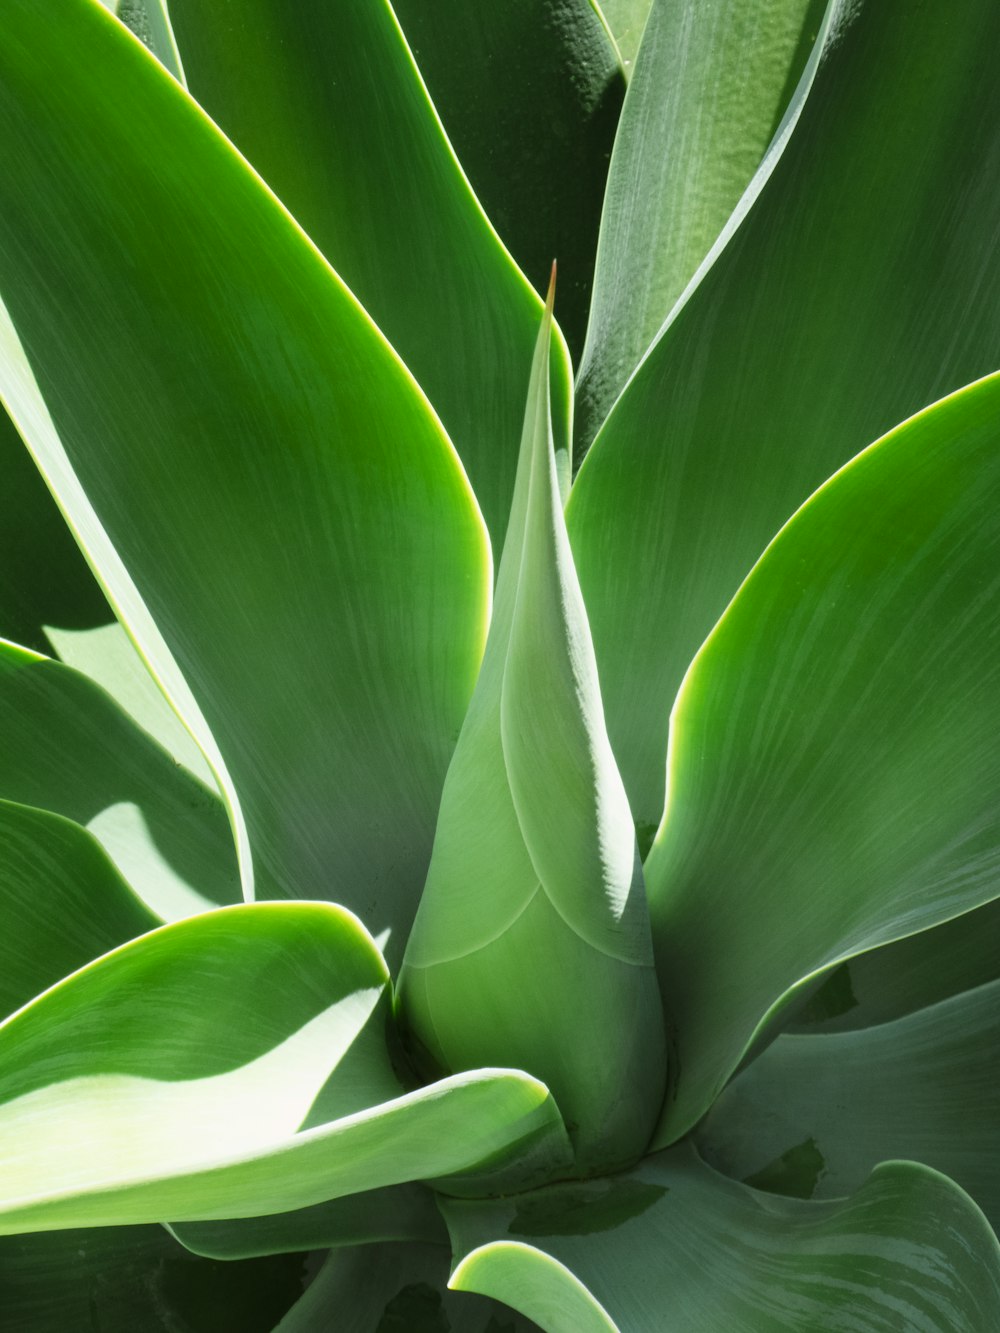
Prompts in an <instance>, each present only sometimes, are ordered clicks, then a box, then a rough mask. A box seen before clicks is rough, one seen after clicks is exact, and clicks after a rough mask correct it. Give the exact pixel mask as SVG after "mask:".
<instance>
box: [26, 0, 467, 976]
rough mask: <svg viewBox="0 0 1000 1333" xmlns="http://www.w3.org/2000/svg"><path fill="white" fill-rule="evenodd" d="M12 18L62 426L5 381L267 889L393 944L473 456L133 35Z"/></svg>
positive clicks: (30, 213) (30, 292) (438, 777)
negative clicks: (139, 605) (237, 809)
mask: <svg viewBox="0 0 1000 1333" xmlns="http://www.w3.org/2000/svg"><path fill="white" fill-rule="evenodd" d="M3 23H4V40H3V44H2V57H0V63H2V65H3V73H2V83H3V100H2V103H0V123H2V125H3V132H2V136H0V138H2V142H3V145H4V161H3V174H4V178H5V181H6V184H7V198H8V206H7V207H6V210H5V213H4V215H3V221H2V235H0V250H2V253H3V260H2V268H0V291H2V292H3V295H4V299H5V300H6V302H7V305H8V308H9V310H10V313H11V317H12V320H13V323H14V326H15V327H16V329H17V331H18V333H19V334H20V336H21V340H22V342H23V343H24V345H25V347H26V350H27V353H28V356H29V358H30V360H31V362H32V364H33V367H34V372H35V376H36V377H37V380H38V384H39V385H40V387H41V390H42V394H43V395H44V397H45V399H46V401H47V402H48V404H49V410H50V412H51V414H52V417H53V420H54V425H55V429H56V431H58V438H57V437H56V435H55V434H54V432H53V431H52V430H51V429H50V428H49V427H47V426H46V424H45V422H44V420H42V419H40V418H39V416H38V412H37V408H38V403H37V396H36V395H35V394H34V390H33V386H32V385H31V384H30V382H29V381H28V378H27V373H26V372H25V370H24V368H23V367H20V368H19V367H18V365H17V362H16V359H15V357H14V352H13V351H12V352H11V360H10V361H9V362H8V363H6V368H5V370H4V371H3V375H4V377H5V378H4V381H3V383H2V385H0V387H2V390H3V392H4V393H5V394H6V395H7V396H8V400H9V401H11V404H12V408H13V410H14V412H15V415H17V414H18V412H21V413H22V415H23V418H24V419H23V420H22V421H21V426H22V429H24V430H26V432H27V433H28V434H29V436H31V437H32V439H31V442H32V446H33V448H34V449H35V450H36V452H37V453H38V454H39V456H40V457H41V459H42V461H43V464H44V467H45V469H46V470H47V472H48V473H49V476H50V479H51V480H52V481H53V484H54V485H55V487H56V489H57V490H58V491H59V493H60V496H61V499H62V501H63V503H64V504H65V505H67V506H68V507H69V508H70V509H71V510H72V513H71V517H72V518H73V519H74V522H76V523H77V525H78V527H80V529H81V535H82V537H83V539H84V541H85V543H86V544H87V545H88V547H89V548H90V549H91V551H92V554H93V555H94V558H95V559H98V561H99V562H100V564H101V572H102V576H104V577H105V579H106V581H111V582H113V583H114V584H115V590H116V595H117V591H118V590H119V589H120V588H121V587H127V577H126V576H125V575H124V573H123V572H122V571H121V570H120V569H118V567H117V566H116V565H115V557H114V556H113V555H112V554H111V553H109V551H108V539H110V542H111V543H112V544H113V547H114V548H115V550H117V552H118V553H119V554H120V556H121V558H122V560H123V561H124V563H125V565H126V566H127V568H128V571H129V574H130V575H131V577H132V578H133V579H134V581H135V584H136V585H137V586H138V588H139V591H140V593H141V595H142V597H143V598H144V599H145V603H146V605H147V607H148V611H149V613H151V614H152V617H153V620H154V621H155V623H156V624H157V625H158V626H159V627H160V630H161V631H162V633H163V634H164V636H165V638H166V639H167V641H168V644H169V647H170V648H171V650H172V651H173V652H174V654H175V655H176V658H177V661H178V663H179V665H180V669H181V671H182V672H183V673H184V675H185V677H186V678H187V680H188V681H189V683H190V686H191V688H192V690H193V691H194V694H195V696H196V698H197V700H198V702H199V703H200V705H201V707H202V709H203V710H204V714H205V717H206V718H207V719H208V723H209V725H210V727H211V730H212V732H213V734H214V735H215V738H216V740H217V741H218V744H219V746H220V747H221V749H222V752H223V756H224V760H225V763H226V764H227V765H228V768H229V770H230V772H231V774H232V778H233V780H234V782H235V784H236V787H237V789H238V791H239V795H240V799H241V802H242V805H243V812H244V814H245V816H246V822H247V825H248V827H249V831H250V839H251V842H252V844H253V851H254V857H255V859H256V860H257V861H258V862H259V863H260V864H261V865H262V868H263V870H264V871H265V873H266V876H267V878H268V879H270V880H272V881H273V882H274V883H275V884H276V885H277V888H276V890H275V891H277V892H284V893H287V894H288V895H289V896H293V897H325V896H329V897H337V898H339V899H342V900H346V901H348V902H349V903H350V904H352V905H353V906H355V907H357V908H358V909H359V911H361V912H362V913H363V914H364V915H365V918H366V920H367V921H368V922H369V924H371V926H372V928H373V929H374V930H376V931H381V930H383V929H384V928H390V929H391V930H392V932H393V934H392V937H391V939H390V943H389V948H390V952H392V951H398V950H399V949H400V947H401V944H402V939H401V938H400V936H401V935H403V934H405V930H406V927H407V923H408V920H409V916H410V914H411V913H412V911H413V909H414V906H415V896H416V892H417V890H418V888H419V884H420V882H421V879H422V876H423V871H424V867H425V865H426V861H427V858H428V856H429V851H430V842H431V837H432V829H433V822H434V814H435V811H436V809H437V804H438V800H439V796H440V786H441V782H442V780H443V776H444V772H445V770H446V767H447V762H448V758H449V755H450V752H451V749H452V746H453V744H454V739H455V737H456V735H457V733H458V729H459V724H460V721H461V718H462V715H463V712H464V709H465V704H466V701H467V699H468V696H469V694H470V692H471V688H472V683H473V679H474V675H475V671H476V667H477V665H478V661H479V656H480V652H481V646H482V638H483V630H484V623H483V622H484V615H485V608H486V598H487V595H488V591H487V590H488V563H489V557H488V551H487V545H486V540H485V533H484V531H483V529H482V526H481V520H480V518H479V516H478V514H477V512H476V508H475V503H474V500H473V498H472V496H471V494H470V492H469V490H468V486H467V483H466V480H465V478H464V476H463V474H462V471H461V468H460V465H459V463H458V460H457V458H456V457H455V455H454V453H453V451H452V449H451V447H450V445H449V443H448V441H447V439H446V438H445V437H444V435H443V434H442V432H441V429H440V427H439V425H438V423H437V421H436V419H435V418H434V416H433V413H432V412H431V410H430V408H429V407H428V405H427V404H426V402H425V401H424V400H423V398H422V397H421V395H420V394H419V392H418V391H417V389H416V387H415V386H414V384H413V382H412V380H411V379H410V378H409V377H408V376H407V375H406V373H405V371H404V370H403V368H402V367H401V366H400V364H399V362H398V360H397V358H396V357H395V356H394V354H393V353H392V351H391V349H390V348H388V347H387V346H386V344H385V343H384V341H383V340H382V339H381V337H380V336H379V334H378V332H377V331H376V330H375V329H374V328H373V327H372V325H371V324H370V322H369V321H368V320H367V318H366V317H365V315H364V313H363V312H362V311H361V310H360V308H359V307H358V306H357V304H356V303H355V301H354V300H353V298H352V297H351V296H350V294H349V293H348V292H347V291H346V290H345V288H344V287H343V286H342V285H341V284H340V283H339V281H338V280H337V278H336V277H335V275H334V274H333V273H332V272H331V271H330V269H329V268H328V267H327V266H326V265H325V264H324V263H323V261H322V259H321V258H320V256H319V255H318V254H317V253H316V251H315V250H314V249H313V248H312V247H311V246H310V245H309V244H308V243H307V242H306V240H305V239H304V237H303V236H302V234H301V233H300V232H299V231H298V230H297V229H296V227H295V226H294V225H293V223H292V222H291V221H290V219H289V218H288V216H287V215H286V214H285V213H284V212H283V210H282V209H281V208H280V207H279V206H278V205H277V204H276V203H275V202H274V201H273V199H271V198H270V197H269V196H268V194H267V193H266V192H265V191H264V190H263V189H262V187H261V185H260V183H259V181H258V180H257V179H256V178H255V177H254V176H253V174H252V173H251V172H249V171H248V170H247V168H246V166H245V165H244V164H243V163H242V162H241V161H240V159H239V158H238V156H237V155H236V154H235V153H234V152H233V150H232V148H231V147H230V146H229V144H228V143H227V142H226V141H225V140H224V139H223V138H222V137H221V136H220V135H218V134H217V133H216V131H215V130H214V129H213V128H212V126H211V125H210V124H209V123H208V122H207V121H206V120H205V119H204V117H203V116H202V115H201V114H200V112H199V111H198V110H197V108H195V107H193V106H192V105H191V104H190V103H189V102H188V101H187V100H186V97H185V95H184V94H183V92H182V91H181V90H180V89H179V87H178V86H177V84H176V83H175V82H174V81H173V80H172V79H170V78H169V76H167V75H166V74H165V73H163V71H162V70H161V69H160V67H159V66H158V65H156V64H155V63H154V62H153V61H152V60H151V58H150V57H149V56H148V54H147V53H146V52H145V51H144V50H143V49H142V48H141V46H140V45H139V44H138V43H136V42H135V41H134V40H133V39H131V38H130V37H129V35H128V34H127V33H126V32H124V31H123V30H122V29H121V28H120V26H119V25H118V24H117V23H116V22H115V21H114V20H113V19H112V18H110V17H109V16H108V15H107V14H106V13H105V12H104V11H102V10H101V9H100V8H99V7H96V6H92V5H90V4H87V3H84V0H57V3H56V5H55V7H54V8H53V7H51V6H50V7H49V8H47V9H46V11H45V14H44V15H43V14H42V13H40V11H39V10H38V8H37V6H36V5H34V4H33V3H29V0H15V3H12V4H10V5H8V6H6V7H5V10H4V18H3ZM109 86H114V88H115V97H114V98H113V99H110V98H109V97H108V96H107V91H106V90H107V88H108V87H109ZM54 163H56V164H58V169H55V170H54V169H53V164H54ZM42 218H44V219H45V225H44V226H42V225H40V219H42ZM40 271H41V272H45V273H49V274H54V275H58V278H57V280H56V279H54V280H53V281H52V282H51V283H48V284H41V283H39V282H38V280H37V276H36V275H37V273H38V272H40ZM124 348H127V349H128V353H127V357H126V356H125V355H123V349H124ZM63 450H64V451H65V453H63ZM71 467H72V468H73V469H76V471H77V472H78V474H79V478H80V480H81V481H82V484H83V487H84V489H85V491H86V493H87V496H88V497H89V501H90V503H92V504H93V506H94V508H95V509H96V511H97V519H95V518H94V516H93V515H92V514H88V513H87V501H86V500H85V499H84V498H82V497H81V496H80V495H79V494H78V493H77V489H75V481H74V477H73V475H72V474H71V473H70V468H71ZM98 522H99V526H98ZM81 525H82V526H81ZM119 600H120V601H122V602H124V603H125V605H124V606H123V608H122V613H123V617H124V619H125V620H126V622H127V623H128V624H129V626H130V629H131V630H132V631H133V633H135V634H136V635H137V636H139V638H140V643H141V645H142V646H144V647H145V646H146V641H147V630H148V625H147V624H146V622H145V621H144V620H143V619H142V616H141V614H140V612H139V610H137V609H136V605H135V599H134V595H133V594H131V593H128V594H127V595H126V594H122V596H121V597H120V598H119ZM155 665H157V667H159V662H158V661H157V662H156V663H155Z"/></svg>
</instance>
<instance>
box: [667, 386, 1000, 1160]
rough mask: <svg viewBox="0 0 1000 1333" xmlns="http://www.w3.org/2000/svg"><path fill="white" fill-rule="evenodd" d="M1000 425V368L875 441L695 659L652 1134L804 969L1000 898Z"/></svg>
mask: <svg viewBox="0 0 1000 1333" xmlns="http://www.w3.org/2000/svg"><path fill="white" fill-rule="evenodd" d="M998 441H1000V376H993V377H991V378H989V379H987V380H984V381H982V382H981V383H979V384H976V385H972V386H971V387H969V388H968V389H965V390H963V391H961V392H960V393H957V394H955V395H953V396H952V397H951V398H949V399H945V400H944V401H943V402H942V403H939V404H938V405H937V406H935V407H933V408H930V409H928V410H927V411H926V412H923V413H921V414H919V415H918V416H916V417H914V418H913V419H912V420H911V421H909V422H906V423H904V424H903V425H902V426H900V427H898V428H897V429H896V430H895V431H893V432H892V433H891V434H889V435H888V436H886V437H885V439H883V440H881V441H879V442H878V443H876V444H875V445H873V446H872V447H871V448H870V449H868V450H866V451H865V452H864V453H863V454H861V455H860V456H859V457H858V458H857V459H855V460H854V462H853V463H851V464H850V465H849V466H848V467H846V468H844V469H843V470H842V471H841V472H840V473H838V474H837V475H836V476H835V477H834V478H832V479H831V481H830V482H828V483H827V485H825V486H823V487H822V488H821V489H820V490H819V491H818V492H817V494H816V495H815V496H814V497H813V498H812V499H811V500H810V501H809V503H808V504H806V505H805V506H803V508H802V509H801V511H800V512H799V513H798V514H797V515H796V516H795V517H794V518H793V519H792V520H791V522H790V523H789V524H788V525H787V526H786V527H785V528H784V529H783V530H782V532H781V533H780V534H779V535H778V537H777V538H776V539H775V540H774V542H773V543H772V544H771V546H770V547H769V548H768V549H767V551H766V552H765V554H764V555H763V556H762V557H761V560H760V561H759V562H758V564H757V565H756V566H755V568H754V570H753V572H752V573H751V574H750V576H749V577H748V579H747V581H746V582H745V583H744V585H743V587H742V588H741V589H740V592H739V594H738V595H737V597H736V598H735V599H734V600H733V602H732V604H731V606H730V607H729V609H728V610H727V612H726V614H725V615H724V616H723V618H722V620H720V622H719V624H718V625H717V626H716V629H715V630H714V631H713V633H712V635H711V637H710V638H709V640H708V641H707V643H706V644H705V646H704V648H703V649H702V650H701V652H700V653H699V654H698V656H697V658H696V659H695V661H694V663H693V664H692V667H691V670H690V672H689V673H688V675H687V677H686V679H685V682H684V686H683V688H682V690H681V693H680V695H679V696H678V701H677V705H676V707H675V710H674V714H673V722H672V732H671V748H670V757H669V775H668V798H667V808H666V810H665V812H664V819H663V824H662V825H661V827H660V831H659V832H658V834H657V837H656V841H655V843H654V845H653V850H652V851H651V853H650V855H649V858H648V859H647V862H646V880H647V884H648V887H649V894H650V911H651V916H652V921H653V932H654V941H655V946H656V952H657V968H658V971H659V976H660V986H661V989H662V992H663V997H664V1007H665V1011H666V1013H667V1014H669V1015H670V1019H671V1021H672V1023H673V1024H674V1025H675V1032H676V1040H677V1043H678V1048H679V1060H678V1064H679V1068H680V1070H681V1074H680V1077H679V1079H678V1082H677V1085H676V1087H675V1089H674V1091H673V1094H672V1096H671V1097H670V1098H669V1099H668V1101H667V1104H666V1107H665V1110H664V1118H663V1123H662V1125H661V1141H670V1140H671V1139H673V1138H675V1137H677V1136H678V1135H679V1134H681V1133H684V1132H685V1131H686V1130H687V1129H688V1128H690V1126H691V1125H692V1124H693V1123H694V1122H695V1121H696V1120H698V1119H699V1118H700V1117H701V1115H702V1114H703V1113H704V1112H705V1111H706V1110H707V1108H708V1106H709V1105H710V1103H711V1101H712V1100H713V1099H714V1097H715V1096H716V1095H717V1093H718V1092H720V1091H721V1089H722V1086H723V1084H724V1083H725V1082H726V1080H727V1079H728V1077H729V1075H730V1074H731V1073H732V1072H733V1069H734V1068H735V1067H736V1065H737V1064H738V1063H739V1061H740V1059H741V1057H742V1056H743V1054H744V1052H745V1050H746V1048H747V1046H748V1045H749V1043H750V1041H751V1038H752V1036H753V1033H754V1030H755V1027H756V1025H757V1023H758V1021H759V1020H760V1019H761V1018H762V1017H763V1015H764V1014H765V1013H766V1011H767V1010H768V1009H769V1008H770V1007H771V1006H772V1005H773V1004H775V1003H776V1002H777V1001H778V1000H779V999H780V997H781V996H782V994H783V993H784V992H785V991H786V990H788V988H790V987H792V986H793V985H795V983H796V982H798V981H799V980H800V978H803V977H804V976H806V975H807V974H808V973H811V972H814V971H818V970H819V969H821V968H825V967H828V966H829V965H830V964H832V963H834V962H837V961H840V960H841V959H843V958H846V957H849V956H850V955H851V954H852V953H856V952H860V951H862V950H865V949H869V948H871V947H872V946H874V945H876V944H882V943H887V942H888V941H890V940H893V939H898V938H900V937H901V936H904V935H909V934H912V933H913V932H914V931H917V930H920V929H923V928H925V927H928V926H932V925H936V924H937V923H939V922H941V921H945V920H947V919H948V918H950V917H952V916H955V915H957V914H958V913H959V912H961V911H965V910H968V909H969V908H974V907H978V906H979V905H981V904H983V903H985V902H989V901H990V900H992V899H993V898H995V897H996V896H997V893H998V886H1000V881H998V879H997V869H998V863H997V855H998V853H997V849H998V846H1000V827H998V819H1000V814H998V811H1000V803H998V799H997V797H998V793H1000V761H998V757H997V753H996V747H995V745H994V744H993V738H992V736H991V735H990V733H989V731H987V730H984V728H983V718H985V717H993V716H994V715H996V713H997V712H998V711H1000V697H998V693H997V692H998V688H1000V673H998V672H997V669H996V665H995V663H994V662H993V660H992V649H991V648H990V644H991V643H992V641H993V639H994V638H995V635H996V632H997V624H998V600H997V592H998V590H1000V583H998V576H997V570H998V568H1000V561H998V554H1000V522H998V519H997V512H998V511H997V496H998V494H1000V450H998V448H997V445H998ZM845 533H849V534H850V541H845V538H844V534H845ZM848 639H849V641H850V643H851V644H852V652H851V653H850V655H848V654H846V653H845V652H843V651H842V648H843V645H844V643H845V642H846V641H847V640H848ZM929 773H933V774H934V775H935V780H934V781H933V782H928V780H927V775H928V774H929Z"/></svg>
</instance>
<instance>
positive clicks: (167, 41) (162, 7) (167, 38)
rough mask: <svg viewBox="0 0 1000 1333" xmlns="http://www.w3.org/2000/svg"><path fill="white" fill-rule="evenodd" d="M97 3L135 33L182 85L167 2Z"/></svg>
mask: <svg viewBox="0 0 1000 1333" xmlns="http://www.w3.org/2000/svg"><path fill="white" fill-rule="evenodd" d="M101 4H102V5H104V7H105V9H108V10H110V11H111V13H112V14H114V15H115V17H116V18H118V19H120V20H121V22H122V23H124V24H125V25H126V27H128V28H130V29H131V30H132V32H134V33H135V35H136V36H137V37H138V38H139V41H140V42H142V44H143V45H144V46H146V47H148V48H149V50H150V51H152V53H153V55H154V56H156V58H157V60H159V62H160V64H161V65H163V67H164V68H165V69H168V70H169V71H170V73H171V74H172V75H173V76H174V78H175V79H177V80H178V81H179V82H180V83H183V82H184V70H183V69H182V68H181V59H180V55H179V53H178V51H177V43H176V41H175V40H174V33H173V29H172V27H171V26H170V15H169V14H168V13H167V0H101Z"/></svg>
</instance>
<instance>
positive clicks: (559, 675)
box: [400, 292, 664, 1166]
mask: <svg viewBox="0 0 1000 1333" xmlns="http://www.w3.org/2000/svg"><path fill="white" fill-rule="evenodd" d="M549 299H550V305H549V307H548V309H547V317H546V320H545V321H544V322H543V324H542V328H541V331H540V333H539V339H538V344H537V347H536V352H535V359H534V364H533V366H532V372H531V381H530V385H529V390H528V407H527V412H526V415H525V425H524V433H523V438H522V446H521V461H520V464H519V467H518V477H517V486H516V489H515V495H514V509H513V512H512V516H511V522H510V525H509V528H508V537H507V542H506V545H505V547H504V553H503V559H502V561H501V565H500V572H499V577H498V582H497V597H496V606H495V610H494V615H493V621H492V624H491V626H490V635H489V640H488V643H487V647H486V656H485V659H484V662H483V667H482V671H481V673H480V677H479V681H478V683H477V686H476V692H475V694H474V696H473V700H472V703H471V705H470V708H469V713H468V715H467V717H466V721H465V725H464V727H463V730H462V735H461V737H460V739H459V743H458V748H457V750H456V752H455V757H454V759H453V760H452V764H451V767H450V768H449V770H448V778H447V781H446V783H445V790H444V796H443V798H442V806H441V813H440V816H439V820H438V828H437V833H436V835H435V842H434V852H433V855H432V858H431V866H430V870H429V872H428V878H427V884H426V886H425V888H424V893H423V897H422V898H421V902H420V909H419V912H418V914H417V919H416V922H415V923H414V929H413V933H412V935H411V937H410V940H409V943H408V945H407V951H406V955H405V958H404V962H403V969H402V972H401V974H400V1005H401V1012H402V1015H403V1017H404V1019H405V1022H406V1024H407V1027H408V1030H409V1033H410V1036H411V1040H412V1042H413V1044H414V1046H415V1048H416V1050H417V1051H418V1052H423V1053H424V1055H425V1056H429V1064H430V1067H431V1068H445V1069H462V1068H473V1067H475V1066H476V1065H477V1064H484V1063H486V1064H495V1063H501V1064H512V1065H515V1066H518V1067H522V1068H525V1069H531V1070H533V1071H535V1072H537V1073H538V1075H539V1076H540V1077H543V1078H544V1079H545V1080H546V1082H547V1083H548V1085H549V1086H550V1087H551V1089H552V1092H553V1095H554V1097H555V1098H556V1101H557V1102H558V1104H559V1107H560V1109H561V1111H562V1113H563V1115H564V1116H565V1118H566V1122H567V1126H568V1127H569V1129H570V1131H571V1134H572V1136H573V1139H574V1144H575V1147H576V1151H577V1154H578V1157H579V1159H580V1160H581V1161H583V1162H585V1163H586V1164H587V1165H589V1166H593V1165H594V1164H595V1163H596V1164H600V1165H605V1166H607V1165H610V1164H615V1165H617V1164H620V1163H621V1162H624V1161H628V1160H629V1159H630V1158H634V1156H635V1155H636V1154H637V1153H639V1152H641V1151H642V1149H643V1148H644V1147H645V1145H646V1142H647V1141H648V1138H649V1133H650V1130H651V1117H652V1118H655V1115H656V1112H657V1109H658V1107H659V1103H660V1099H661V1097H662V1090H663V1060H664V1049H663V1030H662V1026H661V1019H660V1014H659V1000H658V996H657V991H656V981H655V976H654V973H653V970H652V966H651V949H650V943H649V917H648V911H647V907H646V901H645V894H644V889H643V882H642V871H641V867H640V866H639V862H638V855H637V850H636V845H635V833H634V830H633V827H632V821H631V816H630V814H629V809H628V802H627V800H626V798H625V793H624V789H623V788H622V784H621V778H620V777H619V775H618V771H617V769H616V767H615V762H614V757H613V755H612V754H611V750H610V747H609V745H608V739H607V733H606V732H605V730H604V721H603V714H602V710H601V698H600V688H599V684H598V680H597V672H596V668H595V665H594V659H593V649H592V646H591V643H590V634H589V629H588V627H587V617H586V611H585V609H584V606H583V603H582V600H581V598H580V591H579V585H578V584H577V581H576V574H575V572H574V570H573V562H572V556H571V554H570V550H569V542H568V539H567V536H566V529H565V524H564V521H563V516H562V504H561V498H560V493H559V487H558V482H557V477H556V471H555V460H554V457H553V451H552V442H551V427H550V423H549V413H548V372H547V357H548V342H549V340H548V328H547V325H548V320H549V319H550V318H551V300H552V293H551V292H550V298H549ZM581 1033H585V1034H586V1036H585V1037H584V1038H582V1039H581ZM622 1087H626V1088H628V1089H629V1095H628V1096H627V1097H623V1096H622V1095H621V1088H622Z"/></svg>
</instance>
